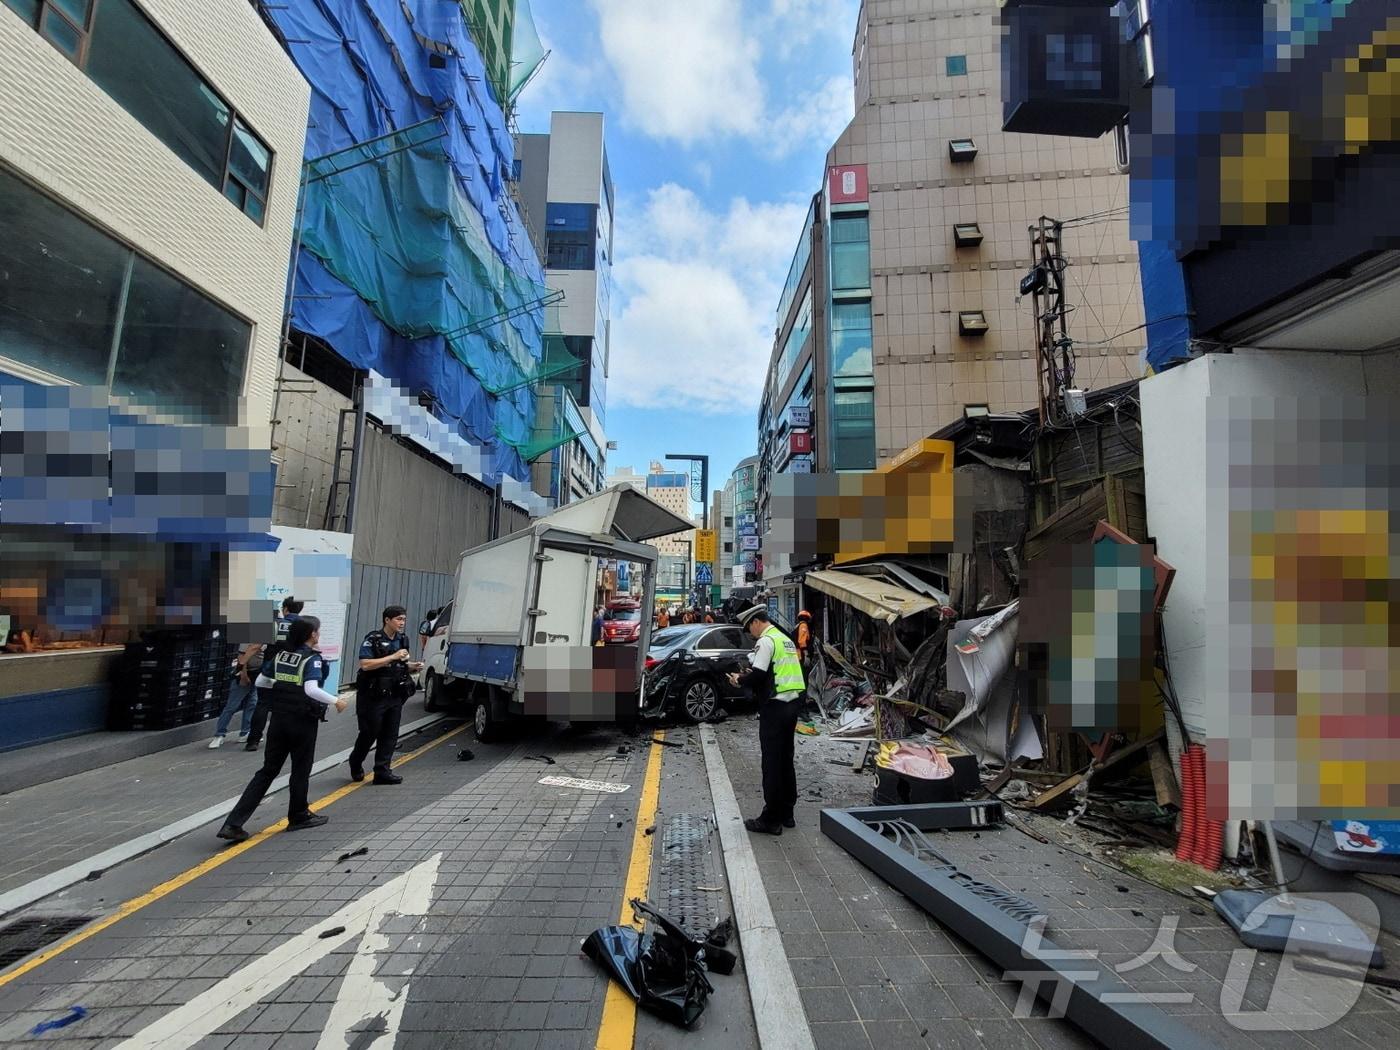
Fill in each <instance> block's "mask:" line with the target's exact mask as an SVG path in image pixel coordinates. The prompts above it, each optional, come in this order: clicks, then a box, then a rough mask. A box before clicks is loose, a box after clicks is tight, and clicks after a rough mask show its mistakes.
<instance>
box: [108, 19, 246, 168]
mask: <svg viewBox="0 0 1400 1050" xmlns="http://www.w3.org/2000/svg"><path fill="white" fill-rule="evenodd" d="M87 72H88V76H90V77H92V79H93V80H94V81H95V82H96V83H97V85H98V86H99V87H100V88H102V90H103V91H105V92H107V94H109V95H111V96H112V98H113V99H115V100H116V101H117V102H118V103H119V104H120V105H121V107H122V108H123V109H125V110H126V111H127V112H128V113H130V114H131V115H132V116H133V117H135V118H136V119H137V120H139V121H140V122H141V123H142V124H143V125H144V126H145V127H146V129H147V130H148V131H150V132H151V134H153V135H155V137H156V138H158V139H160V140H161V141H162V142H164V143H165V144H166V145H167V146H169V147H170V148H171V149H172V150H173V151H174V152H175V153H176V154H177V155H178V156H179V157H180V158H181V159H182V160H183V161H184V162H185V163H186V164H188V165H189V166H190V167H192V168H194V170H195V171H197V172H199V173H200V174H201V175H203V176H204V178H206V179H208V180H209V182H211V183H212V184H213V185H214V186H216V187H222V186H223V184H224V160H225V158H226V156H227V154H228V142H229V125H230V122H231V120H232V116H233V115H232V113H231V112H230V110H229V107H228V104H227V103H225V102H224V100H223V99H221V98H219V96H218V95H217V94H215V93H214V91H213V90H212V89H211V88H210V87H209V85H208V84H206V83H205V82H204V78H203V77H201V76H200V75H199V74H198V73H197V72H195V69H194V67H193V66H191V65H190V64H189V62H187V61H185V58H184V56H183V55H181V54H180V53H179V52H178V51H176V50H175V48H174V47H173V46H172V45H171V44H170V42H169V41H168V40H166V39H165V37H164V36H162V35H161V33H160V31H159V30H157V29H156V27H155V26H154V25H152V24H151V22H150V20H149V19H147V18H146V16H145V15H143V14H142V13H141V12H140V11H139V10H137V8H136V6H135V5H134V4H133V3H132V2H131V0H103V3H101V4H99V5H98V6H97V13H96V15H95V16H94V18H93V22H92V43H91V46H90V48H89V51H88V60H87Z"/></svg>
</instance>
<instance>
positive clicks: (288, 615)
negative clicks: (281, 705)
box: [210, 594, 329, 751]
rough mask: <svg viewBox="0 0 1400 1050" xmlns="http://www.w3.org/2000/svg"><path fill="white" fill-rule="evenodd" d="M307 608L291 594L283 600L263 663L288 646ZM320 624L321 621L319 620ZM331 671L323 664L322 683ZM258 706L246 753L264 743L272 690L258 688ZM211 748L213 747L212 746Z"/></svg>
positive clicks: (264, 653) (256, 690)
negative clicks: (291, 632) (297, 622)
mask: <svg viewBox="0 0 1400 1050" xmlns="http://www.w3.org/2000/svg"><path fill="white" fill-rule="evenodd" d="M305 607H306V603H305V602H299V601H297V600H296V599H295V598H293V597H292V596H291V595H290V594H289V595H287V597H285V598H283V599H282V610H281V612H280V613H279V614H278V616H277V617H276V619H275V620H273V624H272V632H273V640H272V645H271V646H270V647H268V648H267V649H266V650H265V651H264V652H263V663H264V665H268V664H269V663H270V661H271V660H272V659H273V657H274V656H275V655H276V652H277V650H279V649H280V648H281V647H282V646H284V645H286V644H287V636H288V632H290V631H291V629H292V624H294V623H296V621H297V620H298V619H299V618H300V616H301V610H302V609H303V608H305ZM317 623H318V624H319V623H320V621H319V620H318V621H317ZM327 674H329V671H328V670H327V669H326V665H325V661H322V662H321V682H322V683H324V682H325V680H326V675H327ZM255 692H256V694H257V698H258V700H257V704H256V705H255V706H254V707H253V718H252V721H251V722H249V724H248V742H247V743H245V744H244V745H243V750H244V751H256V750H257V749H258V745H260V744H261V743H262V738H263V733H264V732H265V731H266V729H267V717H268V714H269V713H270V711H271V707H270V706H269V705H270V704H271V703H272V695H271V692H270V690H268V689H262V688H256V686H255ZM210 746H211V747H212V746H213V745H210Z"/></svg>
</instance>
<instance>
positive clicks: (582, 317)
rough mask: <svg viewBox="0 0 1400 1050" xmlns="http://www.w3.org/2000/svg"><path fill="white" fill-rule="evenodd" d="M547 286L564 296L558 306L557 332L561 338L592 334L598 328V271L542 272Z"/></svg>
mask: <svg viewBox="0 0 1400 1050" xmlns="http://www.w3.org/2000/svg"><path fill="white" fill-rule="evenodd" d="M546 280H548V281H549V287H550V288H552V289H554V290H555V291H557V292H563V293H564V301H563V302H562V303H560V304H559V331H560V332H561V333H563V334H564V335H589V336H591V335H593V334H594V332H595V330H596V329H597V327H598V323H597V317H598V272H597V271H596V270H549V271H546Z"/></svg>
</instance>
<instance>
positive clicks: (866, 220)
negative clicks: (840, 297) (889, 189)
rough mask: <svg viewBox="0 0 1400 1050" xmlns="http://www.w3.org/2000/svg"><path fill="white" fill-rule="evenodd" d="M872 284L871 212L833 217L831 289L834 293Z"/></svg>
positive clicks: (855, 290) (866, 288)
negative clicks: (869, 213)
mask: <svg viewBox="0 0 1400 1050" xmlns="http://www.w3.org/2000/svg"><path fill="white" fill-rule="evenodd" d="M869 288H870V217H869V215H833V216H832V217H831V289H832V291H833V292H835V293H838V294H839V293H841V292H862V291H868V290H869Z"/></svg>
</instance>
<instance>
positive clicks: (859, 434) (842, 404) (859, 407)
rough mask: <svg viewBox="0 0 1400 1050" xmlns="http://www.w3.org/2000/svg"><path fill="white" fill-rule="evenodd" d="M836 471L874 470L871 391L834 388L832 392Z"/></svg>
mask: <svg viewBox="0 0 1400 1050" xmlns="http://www.w3.org/2000/svg"><path fill="white" fill-rule="evenodd" d="M832 409H833V415H834V417H835V418H834V420H833V423H834V428H835V465H836V469H837V470H874V469H875V392H874V391H873V390H849V391H837V392H836V393H835V394H833V395H832Z"/></svg>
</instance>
